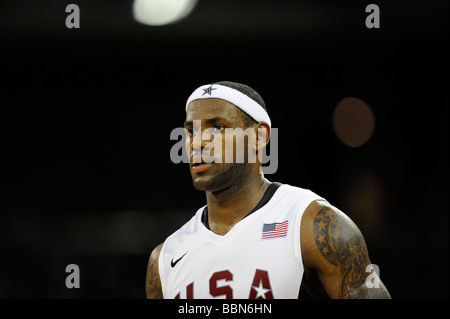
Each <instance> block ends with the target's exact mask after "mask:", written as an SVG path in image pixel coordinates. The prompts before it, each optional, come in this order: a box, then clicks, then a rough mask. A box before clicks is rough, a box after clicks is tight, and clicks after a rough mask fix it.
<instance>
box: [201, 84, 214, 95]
mask: <svg viewBox="0 0 450 319" xmlns="http://www.w3.org/2000/svg"><path fill="white" fill-rule="evenodd" d="M202 90H203V91H204V92H203V94H202V96H203V95H205V94H209V95H211V93H212V90H217V89H216V88H213V87H212V85H210V86H209V87H208V88H206V89H202Z"/></svg>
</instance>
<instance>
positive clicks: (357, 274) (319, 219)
mask: <svg viewBox="0 0 450 319" xmlns="http://www.w3.org/2000/svg"><path fill="white" fill-rule="evenodd" d="M301 247H302V255H303V262H304V264H305V267H308V268H309V270H313V271H314V272H315V273H316V274H317V277H318V279H319V281H320V284H321V285H322V287H323V288H324V289H325V291H326V292H327V294H328V295H329V296H330V297H331V298H337V299H369V298H375V299H381V298H391V296H390V294H389V292H388V290H387V289H386V287H385V286H384V284H383V282H382V281H381V279H380V278H379V277H378V275H377V274H376V273H374V270H373V273H371V272H367V269H368V268H367V266H368V265H370V264H371V262H370V259H369V255H368V252H367V247H366V243H365V240H364V238H363V236H362V234H361V232H360V230H359V229H358V227H357V226H356V225H355V223H353V221H352V220H351V219H350V218H349V217H348V216H346V215H345V214H344V213H343V212H341V211H340V210H339V209H337V208H335V207H333V206H331V205H329V204H328V203H326V202H323V201H317V202H313V203H312V204H311V205H310V207H308V209H307V210H306V211H305V213H304V216H303V218H302V224H301ZM369 268H370V267H369ZM369 275H370V276H371V278H369V280H372V279H374V277H375V276H376V277H375V279H374V281H376V283H377V284H376V285H372V284H370V285H368V284H367V283H366V281H367V278H368V276H369Z"/></svg>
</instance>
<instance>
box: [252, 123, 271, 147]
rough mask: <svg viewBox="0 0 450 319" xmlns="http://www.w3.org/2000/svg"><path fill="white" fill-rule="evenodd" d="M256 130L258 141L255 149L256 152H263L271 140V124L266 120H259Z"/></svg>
mask: <svg viewBox="0 0 450 319" xmlns="http://www.w3.org/2000/svg"><path fill="white" fill-rule="evenodd" d="M255 131H256V132H257V136H256V143H255V144H254V145H253V146H254V149H253V150H254V151H255V152H256V153H259V152H262V150H263V149H264V147H266V146H267V144H269V140H270V126H269V124H267V123H266V122H259V123H258V124H257V125H256V126H255Z"/></svg>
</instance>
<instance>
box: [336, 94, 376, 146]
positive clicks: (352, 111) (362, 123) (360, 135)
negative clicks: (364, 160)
mask: <svg viewBox="0 0 450 319" xmlns="http://www.w3.org/2000/svg"><path fill="white" fill-rule="evenodd" d="M332 121H333V129H334V132H335V133H336V136H337V137H338V138H339V140H340V141H341V142H342V143H344V144H345V145H347V146H349V147H360V146H362V145H363V144H365V143H366V142H367V141H368V140H369V139H370V137H371V136H372V134H373V131H374V129H375V116H374V114H373V111H372V109H371V108H370V106H369V105H367V104H366V103H365V102H364V101H362V100H360V99H357V98H354V97H346V98H344V99H342V100H341V101H340V102H339V103H338V104H337V106H336V108H335V109H334V112H333V119H332Z"/></svg>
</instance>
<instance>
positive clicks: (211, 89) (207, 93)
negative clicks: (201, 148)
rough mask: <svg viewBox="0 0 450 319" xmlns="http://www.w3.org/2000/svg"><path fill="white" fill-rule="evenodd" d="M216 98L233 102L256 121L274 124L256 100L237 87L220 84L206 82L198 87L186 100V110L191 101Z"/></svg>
mask: <svg viewBox="0 0 450 319" xmlns="http://www.w3.org/2000/svg"><path fill="white" fill-rule="evenodd" d="M214 98H217V99H222V100H225V101H228V102H230V103H233V104H234V105H235V106H237V107H238V108H240V109H241V110H242V111H244V112H245V113H247V114H248V115H249V116H250V117H251V118H253V119H254V120H255V121H257V122H266V123H267V124H269V126H272V124H271V122H270V118H269V115H268V114H267V112H266V111H265V110H264V109H263V108H262V106H261V105H259V104H258V103H257V102H256V101H254V100H252V99H251V98H249V97H248V96H247V95H245V94H243V93H241V92H239V91H237V90H235V89H232V88H229V87H227V86H223V85H219V84H206V85H202V86H200V87H199V88H198V89H196V90H195V91H194V92H193V93H192V94H191V96H190V97H189V98H188V100H187V102H186V111H187V108H188V106H189V103H191V102H192V101H194V100H198V99H214Z"/></svg>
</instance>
